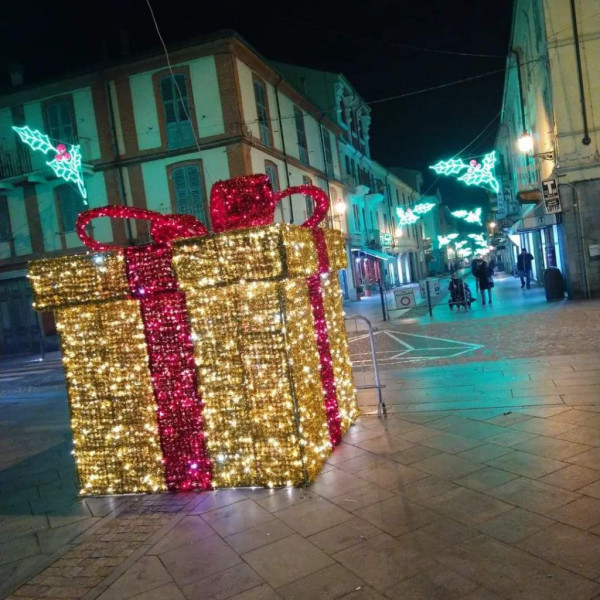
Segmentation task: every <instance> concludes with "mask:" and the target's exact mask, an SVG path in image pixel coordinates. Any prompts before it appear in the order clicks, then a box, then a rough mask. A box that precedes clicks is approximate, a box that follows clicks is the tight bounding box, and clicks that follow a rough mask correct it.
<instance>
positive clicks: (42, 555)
mask: <svg viewBox="0 0 600 600" xmlns="http://www.w3.org/2000/svg"><path fill="white" fill-rule="evenodd" d="M498 287H500V286H498ZM498 297H499V298H500V294H498ZM549 306H550V308H548V307H547V306H546V305H540V308H539V309H536V310H529V309H528V308H525V309H524V310H523V311H522V312H521V314H515V315H513V317H514V319H513V321H514V320H515V319H516V320H518V321H519V322H521V323H522V324H523V326H524V327H529V323H530V320H531V319H532V318H536V317H538V316H539V317H540V320H539V325H538V326H539V327H540V328H541V329H543V330H544V331H539V332H537V333H536V335H539V339H547V338H549V337H552V336H553V335H554V333H553V332H554V331H555V325H554V317H555V316H556V315H559V314H560V315H562V316H561V317H559V318H561V319H564V323H565V331H566V332H567V333H568V334H569V336H568V338H567V339H566V341H565V344H564V346H561V345H560V343H559V342H556V344H557V345H556V352H547V353H546V354H545V355H540V353H537V354H535V355H530V354H531V352H529V354H528V355H527V356H528V357H527V358H516V359H513V358H510V357H511V356H514V354H510V353H507V352H506V350H505V349H503V348H501V349H499V350H498V349H497V348H496V347H495V346H494V344H497V343H500V342H501V340H500V341H495V340H497V338H496V337H494V335H493V334H492V333H491V331H493V328H492V329H491V330H490V333H489V335H487V338H486V323H487V324H488V326H492V325H493V322H494V320H495V319H496V317H490V318H473V319H471V318H470V317H469V316H467V319H462V320H459V319H458V318H457V316H456V315H454V317H452V316H451V317H450V318H449V319H448V320H447V321H445V322H443V323H438V322H437V321H436V322H435V323H434V324H433V325H422V326H420V328H418V326H417V325H416V324H413V325H410V327H414V329H411V332H412V333H415V334H416V335H426V336H434V335H436V334H434V333H431V332H432V331H433V330H432V327H436V326H439V327H442V326H445V327H447V328H449V329H445V330H444V331H443V335H439V337H443V338H447V339H458V338H459V336H458V334H455V333H453V330H452V329H451V328H452V327H455V328H456V331H457V332H458V331H462V330H464V329H465V326H466V325H469V324H470V326H472V327H473V332H475V333H476V332H479V333H478V335H481V337H480V338H475V339H473V337H475V336H464V337H463V338H461V339H462V341H463V342H467V343H473V344H482V345H484V348H482V349H478V350H475V351H473V352H469V353H465V354H462V355H459V356H455V357H454V358H444V359H443V360H446V361H448V362H450V363H451V364H448V365H435V364H433V363H434V362H435V361H432V360H429V357H424V358H422V359H418V360H416V361H412V362H407V363H406V364H403V365H400V366H399V365H388V366H387V368H386V369H384V370H383V371H382V377H383V383H384V385H385V386H386V387H385V388H384V392H383V393H384V399H385V402H386V405H387V416H385V417H378V416H377V414H376V413H377V395H376V393H375V392H374V391H373V390H366V391H362V392H361V393H360V403H361V408H362V410H363V416H361V417H360V419H359V420H358V422H357V424H356V425H354V426H353V427H352V429H351V430H350V432H349V433H348V434H347V435H346V436H345V439H344V443H343V444H342V445H341V446H340V447H339V448H337V449H336V451H335V452H334V453H333V455H332V456H331V458H330V460H329V461H328V464H327V466H326V468H325V469H324V470H323V472H322V473H321V475H320V476H319V478H318V479H317V481H316V482H315V483H314V484H313V485H311V486H310V487H308V488H304V489H284V490H275V491H268V490H263V489H254V490H251V489H238V490H220V491H216V492H205V493H197V494H196V493H190V494H159V495H135V496H112V497H98V498H87V499H77V498H76V480H75V471H74V465H73V461H72V457H71V455H70V434H69V430H68V415H67V405H66V397H65V392H64V383H63V378H62V371H61V369H60V367H58V366H57V361H56V357H55V356H51V357H49V361H48V362H44V363H35V362H26V361H22V360H21V361H13V362H11V363H0V389H1V392H0V449H1V452H0V598H10V599H11V600H16V599H21V600H23V599H24V598H25V599H26V598H35V599H38V598H51V599H52V598H83V599H85V600H92V599H96V598H98V599H101V600H125V599H128V598H135V599H136V600H162V599H165V600H172V599H173V600H195V599H202V600H206V599H223V600H225V599H231V600H273V599H281V598H283V599H287V600H293V599H300V600H304V599H310V600H313V599H317V600H318V599H327V600H330V599H336V598H344V599H345V600H381V599H388V600H395V599H403V600H406V599H409V598H410V599H426V600H438V599H439V600H498V599H509V598H510V599H515V600H517V599H518V600H521V599H533V600H537V599H539V600H591V599H594V598H600V558H599V557H600V352H599V351H598V350H597V349H596V350H594V349H589V348H588V347H586V346H585V344H584V346H583V347H584V348H585V350H579V349H578V348H577V346H576V345H575V343H574V342H573V345H571V341H570V340H571V337H573V338H576V335H575V333H573V332H572V331H569V328H568V321H569V319H571V318H572V319H573V326H572V328H571V329H576V328H577V329H578V330H579V336H583V335H584V333H587V334H588V335H587V337H594V335H592V334H591V333H590V332H592V331H594V328H595V327H596V324H595V323H593V322H592V321H593V319H592V316H593V315H594V314H595V311H596V310H597V308H596V304H595V303H585V304H583V303H582V304H573V305H568V304H567V305H564V306H560V305H549ZM443 308H444V307H442V306H440V308H439V309H438V310H442V309H443ZM494 310H496V307H495V306H494ZM499 310H501V309H499ZM576 313H578V314H581V313H585V314H586V315H587V316H586V317H585V318H584V317H581V320H582V322H581V323H580V322H579V321H578V318H577V315H576ZM569 314H570V315H571V316H570V317H569V316H568V315H569ZM596 314H597V313H596ZM551 317H552V318H551ZM440 318H441V317H440ZM584 322H587V325H585V326H584ZM377 325H378V327H380V326H381V323H378V324H377ZM494 326H495V325H494ZM404 327H405V325H403V328H404ZM498 327H500V325H498ZM394 331H397V329H396V328H394ZM378 337H381V336H378ZM386 337H388V339H390V340H391V339H392V338H389V336H386ZM483 338H486V340H487V341H486V340H484V339H483ZM382 339H383V338H382ZM519 339H520V338H519ZM484 342H485V343H484ZM527 344H529V342H527ZM513 346H514V343H513ZM485 350H487V351H489V352H490V353H489V354H482V352H483V351H485ZM513 350H514V353H517V350H516V349H514V348H513ZM475 352H479V355H478V356H477V357H474V356H473V355H474V354H475ZM496 355H497V356H498V357H500V358H495V357H496ZM415 365H418V366H420V368H414V367H415ZM406 367H410V368H406ZM359 371H360V372H358V373H357V381H359V380H364V382H366V383H369V382H370V381H372V375H371V374H369V373H368V372H367V371H365V370H362V369H360V370H359Z"/></svg>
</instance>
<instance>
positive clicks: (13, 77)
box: [8, 62, 23, 87]
mask: <svg viewBox="0 0 600 600" xmlns="http://www.w3.org/2000/svg"><path fill="white" fill-rule="evenodd" d="M8 73H9V75H10V85H12V86H13V87H19V86H21V85H23V65H22V64H21V63H18V62H9V63H8Z"/></svg>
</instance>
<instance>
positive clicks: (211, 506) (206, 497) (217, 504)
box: [190, 489, 248, 515]
mask: <svg viewBox="0 0 600 600" xmlns="http://www.w3.org/2000/svg"><path fill="white" fill-rule="evenodd" d="M247 498H248V496H247V494H246V492H245V491H244V490H227V489H226V490H215V491H214V492H202V493H201V494H198V503H197V504H196V505H195V506H194V508H193V509H192V510H191V511H190V514H192V515H200V514H202V513H205V512H209V511H211V510H215V509H217V508H221V507H223V506H228V505H230V504H234V503H235V502H241V501H242V500H246V499H247Z"/></svg>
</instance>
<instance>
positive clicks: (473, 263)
mask: <svg viewBox="0 0 600 600" xmlns="http://www.w3.org/2000/svg"><path fill="white" fill-rule="evenodd" d="M478 263H479V259H478V258H474V259H473V260H472V261H471V273H472V274H473V277H475V293H476V294H479V279H478V278H477V265H478Z"/></svg>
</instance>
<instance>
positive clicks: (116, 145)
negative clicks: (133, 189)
mask: <svg viewBox="0 0 600 600" xmlns="http://www.w3.org/2000/svg"><path fill="white" fill-rule="evenodd" d="M106 97H107V99H108V118H109V120H110V134H111V141H112V146H113V154H114V157H115V161H116V163H117V165H118V166H117V176H118V180H119V196H120V200H121V204H122V205H123V206H127V194H126V193H125V180H124V178H123V167H122V166H121V155H120V153H119V143H118V142H117V125H116V122H115V111H114V107H113V97H112V92H111V89H110V82H109V81H107V82H106ZM125 234H126V235H127V243H128V244H132V243H133V232H132V230H131V222H130V220H129V219H125Z"/></svg>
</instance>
